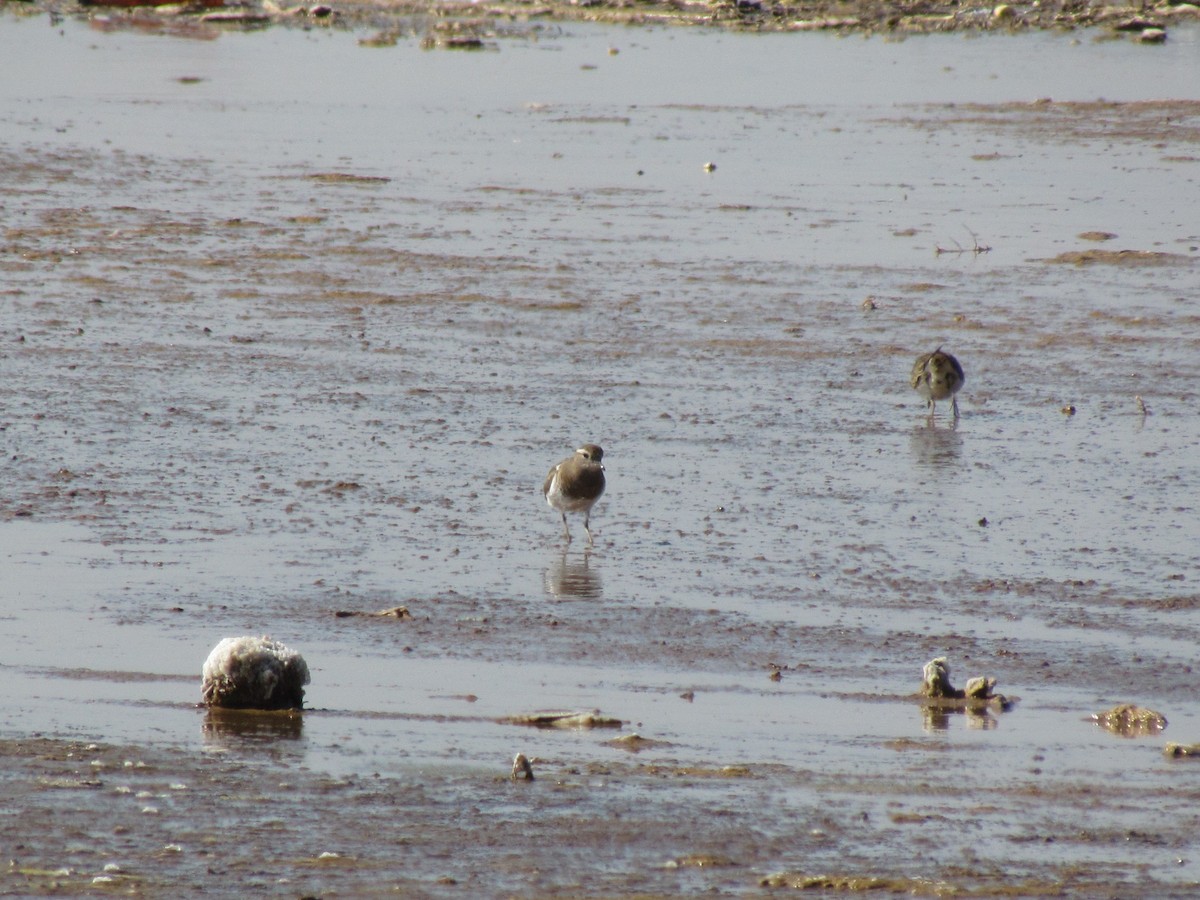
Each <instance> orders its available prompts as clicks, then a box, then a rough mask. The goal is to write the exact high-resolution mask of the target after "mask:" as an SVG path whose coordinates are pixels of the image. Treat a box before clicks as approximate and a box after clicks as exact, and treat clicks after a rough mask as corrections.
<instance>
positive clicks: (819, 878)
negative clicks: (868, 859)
mask: <svg viewBox="0 0 1200 900" xmlns="http://www.w3.org/2000/svg"><path fill="white" fill-rule="evenodd" d="M758 883H759V886H760V887H787V888H796V889H797V890H802V891H816V890H821V891H845V892H848V893H858V892H871V893H876V892H878V893H882V894H914V895H917V896H933V897H944V896H949V895H952V894H956V893H958V891H957V890H956V889H955V888H954V887H953V886H951V885H949V884H946V883H944V882H935V881H929V880H928V879H925V878H899V877H889V878H881V877H878V876H874V875H805V874H803V873H800V872H778V873H776V874H774V875H767V876H766V877H764V878H761V879H759V882H758Z"/></svg>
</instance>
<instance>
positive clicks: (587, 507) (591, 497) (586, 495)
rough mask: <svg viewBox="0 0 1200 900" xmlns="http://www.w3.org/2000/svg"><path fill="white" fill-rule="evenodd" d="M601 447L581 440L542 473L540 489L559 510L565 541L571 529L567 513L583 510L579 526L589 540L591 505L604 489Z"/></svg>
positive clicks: (590, 534)
mask: <svg viewBox="0 0 1200 900" xmlns="http://www.w3.org/2000/svg"><path fill="white" fill-rule="evenodd" d="M603 458H604V451H603V450H601V449H600V448H599V447H598V446H596V445H595V444H584V445H583V446H582V447H580V448H579V449H578V450H576V451H575V455H574V456H570V457H567V458H566V459H564V460H563V461H562V462H560V463H559V464H558V465H556V466H555V467H554V468H552V469H551V470H550V471H549V473H548V474H547V475H546V482H545V483H544V484H543V485H542V493H543V494H545V496H546V502H547V503H549V504H550V508H551V509H557V510H558V511H559V512H560V513H562V520H563V533H564V534H566V536H567V543H568V544H569V543H571V529H570V528H569V527H568V526H567V513H569V512H581V513H583V530H584V531H586V532H587V536H588V543H589V544H590V543H592V531H591V529H590V528H588V520H589V519H590V518H591V511H592V506H593V505H595V503H596V501H597V500H599V499H600V495H601V494H603V493H604V466H602V465H600V460H601V459H603Z"/></svg>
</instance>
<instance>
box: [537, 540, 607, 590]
mask: <svg viewBox="0 0 1200 900" xmlns="http://www.w3.org/2000/svg"><path fill="white" fill-rule="evenodd" d="M591 556H592V555H591V553H590V552H589V551H584V552H583V553H582V554H577V555H574V556H572V555H571V554H569V553H567V552H566V551H563V553H562V555H561V556H560V557H558V558H556V559H555V560H554V561H553V562H552V563H551V564H550V566H549V567H548V568H547V569H546V574H545V582H546V593H547V594H550V595H552V596H554V597H559V598H570V597H577V598H579V599H581V600H596V599H599V598H600V597H602V596H603V595H604V587H603V585H602V583H601V581H600V573H599V572H598V571H597V570H596V569H594V568H592V566H591Z"/></svg>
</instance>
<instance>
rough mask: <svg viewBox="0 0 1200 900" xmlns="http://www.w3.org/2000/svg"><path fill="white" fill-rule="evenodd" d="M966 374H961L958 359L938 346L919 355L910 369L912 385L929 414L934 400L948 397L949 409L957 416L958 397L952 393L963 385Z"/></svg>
mask: <svg viewBox="0 0 1200 900" xmlns="http://www.w3.org/2000/svg"><path fill="white" fill-rule="evenodd" d="M966 380H967V376H966V375H964V374H963V370H962V366H960V365H959V364H958V360H957V359H955V358H954V357H953V356H951V355H950V354H949V353H943V352H942V348H941V347H938V348H937V349H936V350H934V351H933V352H932V353H926V354H924V355H923V356H921V357H920V358H919V359H918V360H917V361H916V363H915V364H914V365H913V369H912V386H913V387H914V388H916V390H917V393H919V394H920V395H921V396H922V397H924V398H925V402H926V403H927V404H929V415H930V416H932V415H933V411H934V402H935V401H937V400H945V399H946V398H947V397H949V398H950V409H951V411H952V412H953V413H954V418H956V419H957V418H958V398H956V397H955V396H954V395H955V394H957V393H958V389H959V388H960V387H962V386H963V383H964V382H965V381H966Z"/></svg>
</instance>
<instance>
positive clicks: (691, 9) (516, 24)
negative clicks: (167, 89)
mask: <svg viewBox="0 0 1200 900" xmlns="http://www.w3.org/2000/svg"><path fill="white" fill-rule="evenodd" d="M7 6H8V7H10V8H12V9H13V10H15V11H19V12H20V13H22V14H27V13H28V12H29V11H36V12H38V13H43V12H48V13H51V14H53V15H56V16H78V17H89V16H94V17H96V21H97V22H98V23H99V24H100V25H101V27H105V28H109V27H121V24H122V22H124V23H125V24H126V26H127V27H137V28H141V29H146V30H152V29H154V28H155V27H156V23H158V26H159V27H163V28H184V29H186V28H189V27H192V25H193V24H199V25H201V26H204V25H208V26H213V27H232V28H260V27H264V26H268V25H281V26H298V27H302V28H310V27H317V28H350V29H363V28H376V29H378V32H377V34H376V35H375V36H373V37H371V38H367V39H365V42H366V43H368V44H370V45H372V46H390V45H393V44H394V43H395V42H396V40H397V39H399V38H400V37H402V36H405V35H411V34H420V35H422V36H423V37H424V40H425V43H424V46H425V47H427V48H441V49H451V50H480V49H486V48H487V47H488V46H489V42H490V41H491V40H494V39H495V38H497V37H512V36H513V35H516V34H522V33H528V32H527V31H526V29H527V28H528V27H529V26H530V25H533V26H535V28H536V27H537V26H539V25H541V24H542V23H592V24H603V25H609V26H669V27H679V26H683V27H705V28H721V29H728V30H736V31H747V32H755V33H771V32H782V33H794V32H829V33H836V34H842V35H847V34H865V35H874V34H879V35H885V36H892V37H904V36H907V35H920V34H939V33H940V34H946V33H964V32H966V33H974V34H979V33H1000V34H1005V33H1008V34H1015V33H1020V32H1025V31H1041V30H1053V31H1074V30H1076V29H1082V30H1090V31H1093V32H1094V33H1096V34H1100V35H1102V36H1107V37H1110V38H1112V37H1119V38H1129V39H1130V40H1132V41H1137V42H1142V43H1151V44H1158V43H1162V42H1164V41H1166V40H1167V39H1168V33H1169V30H1170V29H1173V28H1174V27H1175V26H1177V25H1183V26H1188V25H1194V24H1195V23H1196V22H1197V20H1200V7H1197V6H1196V5H1195V4H1192V3H1185V2H1175V0H1162V2H1157V3H1153V4H1145V3H1139V4H1134V3H1123V2H1056V3H982V2H981V3H974V4H972V3H967V4H963V3H959V2H950V0H918V2H904V3H892V2H880V0H771V2H767V0H669V2H659V0H639V2H631V0H491V2H486V3H472V2H462V0H386V2H382V3H364V2H361V0H337V2H330V3H323V2H314V3H290V2H276V0H262V2H223V0H199V2H196V3H192V4H182V5H181V4H167V3H164V2H157V0H82V2H54V0H38V2H30V3H26V2H9V3H8V4H7ZM131 9H132V10H133V11H132V12H130V11H129V10H131ZM167 23H174V24H167Z"/></svg>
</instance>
